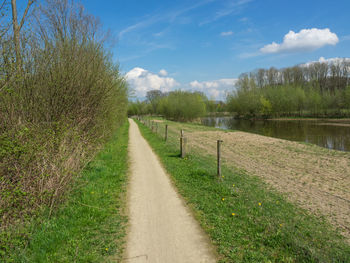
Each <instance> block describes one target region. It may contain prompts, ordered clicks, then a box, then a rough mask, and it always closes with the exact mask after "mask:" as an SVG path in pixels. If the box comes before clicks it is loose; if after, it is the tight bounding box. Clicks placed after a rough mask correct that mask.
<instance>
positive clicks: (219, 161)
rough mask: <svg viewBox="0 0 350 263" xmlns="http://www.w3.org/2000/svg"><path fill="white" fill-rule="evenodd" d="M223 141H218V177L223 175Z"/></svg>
mask: <svg viewBox="0 0 350 263" xmlns="http://www.w3.org/2000/svg"><path fill="white" fill-rule="evenodd" d="M221 143H222V140H218V141H217V165H218V170H217V171H218V177H221V149H220V148H221V147H220V146H221Z"/></svg>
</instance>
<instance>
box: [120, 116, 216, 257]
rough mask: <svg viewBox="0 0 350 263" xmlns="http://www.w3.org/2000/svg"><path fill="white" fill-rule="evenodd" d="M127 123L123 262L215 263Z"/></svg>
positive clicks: (132, 126) (145, 146)
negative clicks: (128, 166)
mask: <svg viewBox="0 0 350 263" xmlns="http://www.w3.org/2000/svg"><path fill="white" fill-rule="evenodd" d="M129 122H130V130H129V136H130V142H129V157H130V160H131V178H130V185H129V218H130V221H129V222H130V227H129V233H128V241H127V250H126V251H127V252H126V257H125V259H124V262H152V263H156V262H161V263H167V262H169V263H176V262H179V263H184V262H216V259H215V256H214V253H213V249H212V247H211V246H210V243H209V240H208V238H207V237H206V236H205V235H204V233H203V231H202V229H201V228H200V226H199V224H198V223H197V222H196V221H195V220H194V218H193V217H192V215H191V213H190V211H189V210H188V208H186V207H185V205H184V202H183V201H182V199H181V198H180V197H179V195H178V194H177V193H176V191H175V189H174V187H173V185H172V184H171V181H170V179H169V177H168V176H167V174H166V173H165V171H164V169H163V168H162V167H161V165H160V163H159V160H158V159H157V157H156V155H155V154H154V153H153V152H152V150H151V148H150V146H149V145H148V143H147V142H146V141H145V140H144V139H143V137H142V136H141V134H140V131H139V129H138V127H137V125H136V124H135V122H134V121H133V120H129Z"/></svg>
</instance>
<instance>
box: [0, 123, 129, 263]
mask: <svg viewBox="0 0 350 263" xmlns="http://www.w3.org/2000/svg"><path fill="white" fill-rule="evenodd" d="M128 127H129V125H128V123H127V122H125V124H124V125H123V126H122V127H121V128H119V131H118V132H117V134H116V135H115V137H114V138H113V139H112V140H111V142H110V143H108V144H107V145H106V147H105V148H104V150H102V151H101V152H100V153H99V154H98V155H97V156H96V158H95V159H94V160H93V161H92V162H90V163H89V164H88V165H87V167H86V168H85V169H84V170H83V172H82V174H81V176H80V177H79V179H78V180H76V182H74V186H73V190H72V191H71V192H69V195H68V197H67V201H66V202H65V203H64V204H63V205H61V207H60V208H59V209H58V210H57V211H56V212H55V213H54V215H53V216H51V217H50V218H49V217H48V215H47V213H46V214H45V212H44V213H43V215H41V216H40V217H39V218H38V219H36V220H35V221H34V222H32V223H31V224H30V226H29V227H27V228H25V227H24V228H23V229H21V231H19V229H16V233H17V237H16V238H15V239H13V237H14V236H15V235H12V239H11V235H10V234H9V233H7V234H6V233H2V236H1V238H2V239H4V238H6V237H7V238H10V239H9V244H12V245H13V246H12V247H8V248H7V250H8V251H11V253H8V254H7V255H3V258H2V259H1V257H0V261H1V262H101V261H108V260H110V259H113V260H116V261H117V262H119V261H121V256H122V253H123V246H124V236H125V234H126V233H125V226H126V220H127V218H126V216H125V215H124V214H123V209H124V205H125V198H124V197H125V191H126V182H127V163H128V161H127V145H128ZM0 256H1V255H0Z"/></svg>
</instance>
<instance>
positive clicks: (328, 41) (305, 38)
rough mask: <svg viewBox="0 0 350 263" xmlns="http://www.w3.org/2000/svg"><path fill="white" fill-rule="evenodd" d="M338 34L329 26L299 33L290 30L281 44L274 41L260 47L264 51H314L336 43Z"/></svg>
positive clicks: (303, 30)
mask: <svg viewBox="0 0 350 263" xmlns="http://www.w3.org/2000/svg"><path fill="white" fill-rule="evenodd" d="M338 42H339V39H338V36H337V35H336V34H335V33H332V32H331V31H330V30H329V28H325V29H317V28H311V29H302V30H300V31H299V32H298V33H295V32H294V31H292V30H291V31H289V33H288V34H286V35H285V36H284V38H283V42H282V43H281V44H277V43H276V42H272V43H271V44H269V45H266V46H264V47H262V48H261V49H260V51H261V52H262V53H283V52H297V51H312V50H316V49H318V48H321V47H323V46H326V45H336V44H337V43H338Z"/></svg>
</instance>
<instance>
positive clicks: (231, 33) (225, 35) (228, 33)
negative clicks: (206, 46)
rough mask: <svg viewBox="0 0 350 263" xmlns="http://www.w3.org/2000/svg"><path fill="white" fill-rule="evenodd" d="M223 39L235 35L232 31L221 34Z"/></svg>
mask: <svg viewBox="0 0 350 263" xmlns="http://www.w3.org/2000/svg"><path fill="white" fill-rule="evenodd" d="M220 35H221V36H222V37H227V36H231V35H233V32H232V31H227V32H221V34H220Z"/></svg>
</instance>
